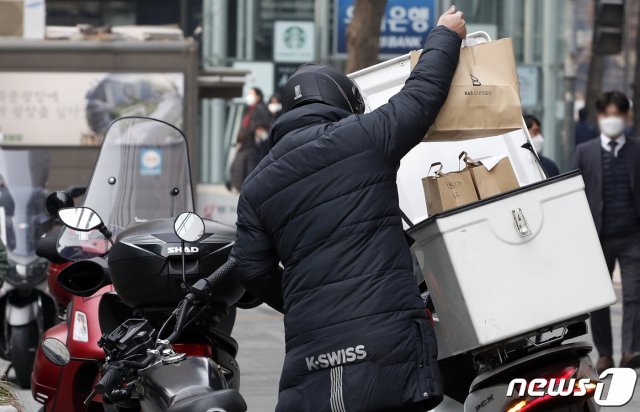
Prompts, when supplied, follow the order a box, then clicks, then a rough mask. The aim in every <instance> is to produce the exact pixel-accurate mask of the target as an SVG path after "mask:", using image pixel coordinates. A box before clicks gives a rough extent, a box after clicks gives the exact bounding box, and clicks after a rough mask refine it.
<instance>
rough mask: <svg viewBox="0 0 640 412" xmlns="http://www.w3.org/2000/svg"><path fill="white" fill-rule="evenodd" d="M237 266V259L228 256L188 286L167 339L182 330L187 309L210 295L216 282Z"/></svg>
mask: <svg viewBox="0 0 640 412" xmlns="http://www.w3.org/2000/svg"><path fill="white" fill-rule="evenodd" d="M237 267H238V261H237V260H235V259H233V258H230V259H229V260H227V261H226V262H225V263H224V264H223V265H222V266H220V267H219V268H218V269H216V271H215V272H213V273H212V274H211V275H209V276H207V277H206V278H204V279H200V280H199V281H197V282H196V283H194V284H193V285H192V286H191V287H190V288H189V293H188V294H187V296H185V298H184V300H183V301H182V303H181V307H180V310H179V311H178V313H177V315H176V324H175V327H174V333H172V334H171V336H169V338H168V340H169V341H172V339H173V338H175V337H176V336H177V334H178V333H179V332H180V331H182V328H183V327H184V325H185V323H186V319H187V315H188V314H189V310H190V309H191V308H192V307H193V305H194V304H195V303H196V302H199V301H202V300H204V299H206V298H208V297H209V295H211V292H213V289H214V288H215V287H216V286H217V284H218V283H219V282H220V281H221V280H222V279H224V278H225V277H227V276H229V275H230V274H231V273H232V272H233V271H234V270H235V269H236V268H237Z"/></svg>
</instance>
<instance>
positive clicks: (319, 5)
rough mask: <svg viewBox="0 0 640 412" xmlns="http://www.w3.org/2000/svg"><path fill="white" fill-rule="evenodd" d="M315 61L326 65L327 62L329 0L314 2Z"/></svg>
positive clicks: (316, 0)
mask: <svg viewBox="0 0 640 412" xmlns="http://www.w3.org/2000/svg"><path fill="white" fill-rule="evenodd" d="M315 11H316V12H315V23H316V39H317V40H316V52H317V53H316V60H317V61H319V62H321V63H324V64H326V63H327V62H328V61H329V53H330V51H329V50H330V47H329V30H330V29H328V27H330V26H329V22H330V21H331V19H330V16H329V0H315Z"/></svg>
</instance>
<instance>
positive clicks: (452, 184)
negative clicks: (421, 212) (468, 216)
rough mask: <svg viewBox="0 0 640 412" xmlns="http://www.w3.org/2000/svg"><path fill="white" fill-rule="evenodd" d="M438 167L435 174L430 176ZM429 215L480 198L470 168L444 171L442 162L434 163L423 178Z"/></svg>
mask: <svg viewBox="0 0 640 412" xmlns="http://www.w3.org/2000/svg"><path fill="white" fill-rule="evenodd" d="M434 167H436V168H437V169H436V171H435V175H434V176H429V173H431V169H433V168H434ZM422 186H423V188H424V197H425V200H426V201H427V213H429V216H431V215H434V214H436V213H440V212H443V211H445V210H449V209H453V208H454V207H458V206H463V205H466V204H468V203H471V202H475V201H476V200H478V195H477V194H476V190H475V188H474V187H473V179H472V178H471V174H470V173H469V170H466V169H465V170H461V171H459V172H451V173H442V163H434V164H432V165H431V167H430V168H429V171H428V172H427V176H426V177H424V178H422Z"/></svg>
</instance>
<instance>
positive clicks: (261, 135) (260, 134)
mask: <svg viewBox="0 0 640 412" xmlns="http://www.w3.org/2000/svg"><path fill="white" fill-rule="evenodd" d="M268 138H269V133H268V132H267V131H266V130H264V129H261V130H258V131H256V141H258V142H261V141H265V140H267V139H268Z"/></svg>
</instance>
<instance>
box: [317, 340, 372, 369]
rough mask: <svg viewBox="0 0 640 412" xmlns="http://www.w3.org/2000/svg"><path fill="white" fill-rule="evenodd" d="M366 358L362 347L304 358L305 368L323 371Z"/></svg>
mask: <svg viewBox="0 0 640 412" xmlns="http://www.w3.org/2000/svg"><path fill="white" fill-rule="evenodd" d="M366 357H367V352H365V350H364V345H358V346H356V347H355V348H354V347H348V348H345V349H338V350H336V351H333V352H328V353H322V354H320V355H318V356H317V357H316V356H310V357H308V358H306V361H307V368H308V369H309V370H310V371H312V370H317V369H324V368H328V367H331V366H339V365H344V364H347V363H351V362H355V361H356V360H362V359H364V358H366Z"/></svg>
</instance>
